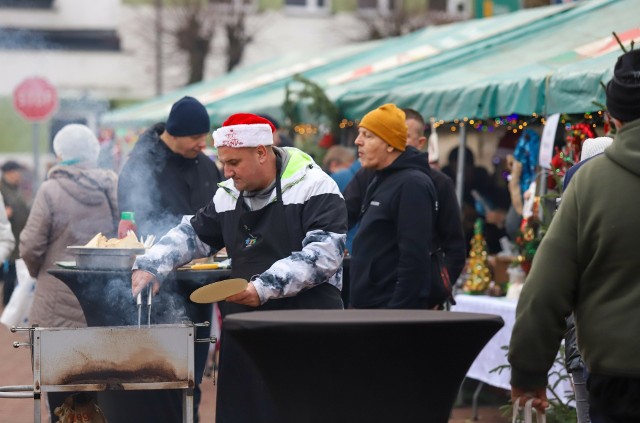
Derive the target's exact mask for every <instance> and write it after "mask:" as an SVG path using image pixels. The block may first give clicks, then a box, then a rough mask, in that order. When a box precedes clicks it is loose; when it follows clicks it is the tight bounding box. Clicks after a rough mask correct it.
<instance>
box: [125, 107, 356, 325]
mask: <svg viewBox="0 0 640 423" xmlns="http://www.w3.org/2000/svg"><path fill="white" fill-rule="evenodd" d="M273 131H275V128H274V126H273V125H272V124H271V123H270V122H269V121H268V120H267V119H264V118H262V117H260V116H257V115H252V114H248V113H239V114H235V115H232V116H231V117H229V119H227V121H226V122H224V124H223V126H222V127H221V128H219V129H217V130H216V131H214V133H213V139H214V144H215V146H216V147H217V148H218V158H219V160H220V161H221V163H222V164H223V166H224V174H225V177H226V178H228V179H227V180H226V181H224V182H222V183H220V184H219V188H218V190H217V191H216V193H215V195H214V198H213V200H212V201H211V202H209V204H208V205H207V206H205V207H204V208H202V209H200V210H199V211H198V212H197V213H196V214H195V216H185V218H184V219H183V221H182V223H181V224H180V225H178V226H177V227H175V228H174V229H172V230H171V231H169V233H168V234H167V235H166V236H165V237H163V238H162V239H161V240H160V242H158V243H157V244H156V245H155V246H154V248H152V249H151V250H149V251H148V252H147V253H146V254H145V255H143V256H140V257H139V258H138V260H136V263H135V265H134V273H133V277H132V290H133V294H134V296H135V295H137V293H138V292H140V291H141V290H142V288H144V287H145V286H146V285H147V284H149V283H150V282H152V281H154V284H155V285H156V287H157V288H159V282H160V281H162V279H163V278H164V276H166V274H167V273H168V272H169V271H171V270H172V269H174V268H176V267H178V266H180V265H182V264H185V263H187V262H189V261H191V260H193V259H194V258H199V257H207V256H210V255H212V254H214V253H215V252H216V251H218V250H220V249H221V248H223V247H226V248H227V253H228V254H229V257H231V259H232V277H236V278H245V279H247V280H250V283H249V285H248V286H247V288H246V290H245V291H243V292H241V293H239V294H236V295H233V296H231V297H229V298H227V300H226V302H225V303H223V304H221V308H222V309H223V312H224V313H225V314H228V313H233V312H240V311H248V310H258V309H259V310H265V309H298V308H342V301H341V298H340V289H341V286H342V258H343V251H344V242H345V233H346V226H347V218H346V208H345V205H344V199H343V198H342V196H341V194H340V191H339V190H338V187H337V186H336V184H335V182H333V180H332V179H331V178H330V177H329V176H328V175H327V174H326V173H324V172H323V171H322V169H321V168H320V166H318V165H317V164H316V163H315V162H314V161H313V159H312V158H311V157H310V156H309V155H307V154H306V153H304V152H302V151H300V150H298V149H295V148H292V147H286V148H279V147H274V146H273V135H272V134H273ZM157 288H156V289H157Z"/></svg>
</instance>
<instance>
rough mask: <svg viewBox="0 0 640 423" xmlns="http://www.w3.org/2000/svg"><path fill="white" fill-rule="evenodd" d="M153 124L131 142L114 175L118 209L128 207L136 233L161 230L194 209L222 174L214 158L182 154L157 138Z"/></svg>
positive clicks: (209, 197)
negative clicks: (133, 144) (135, 140)
mask: <svg viewBox="0 0 640 423" xmlns="http://www.w3.org/2000/svg"><path fill="white" fill-rule="evenodd" d="M164 127H165V125H164V124H162V123H159V124H156V125H155V126H153V127H152V128H150V129H149V130H147V131H146V132H145V133H143V134H142V135H141V136H140V138H139V139H138V141H137V142H136V145H135V146H134V147H133V150H132V151H131V154H130V155H129V159H128V160H127V162H126V163H125V165H124V167H123V168H122V171H121V172H120V176H119V178H118V206H119V208H120V211H133V212H134V213H135V219H136V224H137V225H138V232H139V234H140V235H146V234H155V235H156V236H162V235H164V234H165V233H166V232H167V231H168V230H169V229H171V228H173V227H174V226H176V225H177V224H179V223H180V220H181V219H182V216H183V215H191V214H195V212H196V211H197V210H198V209H200V208H201V207H204V206H205V205H206V204H207V203H209V202H210V201H211V200H212V199H213V194H214V193H215V192H216V189H217V188H218V187H217V183H218V182H220V180H221V179H222V178H221V176H220V171H219V170H218V168H217V167H216V165H215V163H214V162H213V161H211V159H209V158H208V157H207V156H205V155H204V154H202V153H200V154H198V156H197V157H196V158H195V159H187V158H185V157H183V156H181V155H179V154H176V153H174V152H173V151H171V150H170V149H169V147H167V145H166V144H165V143H164V142H163V141H162V140H161V139H160V135H161V134H162V132H164Z"/></svg>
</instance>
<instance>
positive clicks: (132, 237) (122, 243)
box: [85, 231, 144, 248]
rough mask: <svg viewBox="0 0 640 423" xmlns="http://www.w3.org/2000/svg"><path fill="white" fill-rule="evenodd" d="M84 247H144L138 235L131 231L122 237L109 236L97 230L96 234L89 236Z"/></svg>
mask: <svg viewBox="0 0 640 423" xmlns="http://www.w3.org/2000/svg"><path fill="white" fill-rule="evenodd" d="M85 247H87V248H144V245H143V244H142V243H141V242H140V241H138V237H137V236H136V234H135V233H133V232H132V231H129V232H128V233H127V236H125V237H124V238H121V239H120V238H110V239H107V237H106V236H104V235H102V232H98V234H97V235H96V236H94V237H93V238H91V241H89V242H88V243H87V244H86V245H85Z"/></svg>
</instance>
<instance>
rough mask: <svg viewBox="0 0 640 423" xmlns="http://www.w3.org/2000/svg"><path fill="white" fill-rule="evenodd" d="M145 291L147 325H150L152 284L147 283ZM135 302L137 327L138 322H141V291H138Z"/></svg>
mask: <svg viewBox="0 0 640 423" xmlns="http://www.w3.org/2000/svg"><path fill="white" fill-rule="evenodd" d="M143 291H144V289H143ZM146 291H147V326H151V302H152V300H153V286H152V284H149V285H147V288H146ZM136 304H137V306H138V327H140V324H141V322H142V291H140V292H138V296H137V297H136Z"/></svg>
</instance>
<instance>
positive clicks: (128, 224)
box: [118, 212, 138, 239]
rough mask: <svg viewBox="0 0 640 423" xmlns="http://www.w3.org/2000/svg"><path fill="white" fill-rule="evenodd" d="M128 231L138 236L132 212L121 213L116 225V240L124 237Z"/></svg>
mask: <svg viewBox="0 0 640 423" xmlns="http://www.w3.org/2000/svg"><path fill="white" fill-rule="evenodd" d="M128 231H133V232H134V233H135V234H136V235H137V234H138V227H137V226H136V220H135V216H134V213H133V212H122V213H121V214H120V223H118V238H121V239H122V238H124V237H126V236H127V232H128Z"/></svg>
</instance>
